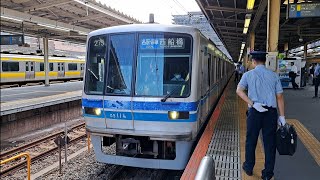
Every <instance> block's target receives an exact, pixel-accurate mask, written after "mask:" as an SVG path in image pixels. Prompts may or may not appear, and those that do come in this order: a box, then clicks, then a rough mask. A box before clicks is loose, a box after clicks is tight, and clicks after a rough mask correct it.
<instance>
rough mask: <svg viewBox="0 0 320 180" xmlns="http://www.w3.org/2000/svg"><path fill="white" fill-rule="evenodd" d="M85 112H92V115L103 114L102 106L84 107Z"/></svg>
mask: <svg viewBox="0 0 320 180" xmlns="http://www.w3.org/2000/svg"><path fill="white" fill-rule="evenodd" d="M84 113H85V114H90V115H96V116H100V115H101V109H100V108H90V107H85V108H84Z"/></svg>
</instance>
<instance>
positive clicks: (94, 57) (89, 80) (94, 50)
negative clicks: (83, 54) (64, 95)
mask: <svg viewBox="0 0 320 180" xmlns="http://www.w3.org/2000/svg"><path fill="white" fill-rule="evenodd" d="M88 48H89V52H88V58H87V69H86V79H85V81H86V82H85V85H86V86H85V92H86V93H87V94H103V86H104V74H105V63H106V59H105V55H106V38H105V37H104V36H97V37H92V38H91V39H90V41H89V47H88Z"/></svg>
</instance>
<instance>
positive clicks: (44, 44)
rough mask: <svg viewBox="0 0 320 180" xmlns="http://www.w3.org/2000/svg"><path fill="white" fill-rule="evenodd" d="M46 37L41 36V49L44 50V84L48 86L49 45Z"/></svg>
mask: <svg viewBox="0 0 320 180" xmlns="http://www.w3.org/2000/svg"><path fill="white" fill-rule="evenodd" d="M48 44H49V42H48V38H47V37H44V38H43V50H44V56H43V58H44V71H45V86H50V84H49V58H48V56H49V46H48Z"/></svg>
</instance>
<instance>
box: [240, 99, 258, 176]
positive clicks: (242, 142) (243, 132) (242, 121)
mask: <svg viewBox="0 0 320 180" xmlns="http://www.w3.org/2000/svg"><path fill="white" fill-rule="evenodd" d="M237 100H238V110H239V121H240V122H239V124H240V159H241V167H242V164H243V162H244V161H245V144H246V130H247V123H246V121H247V120H246V111H247V107H248V105H247V104H246V103H245V102H244V101H243V100H241V99H240V98H239V97H237ZM263 168H264V152H263V147H262V143H261V139H260V138H258V144H257V148H256V164H255V166H254V169H253V176H247V175H246V173H245V172H244V171H243V170H242V172H241V179H242V180H258V179H259V180H261V171H262V169H263ZM241 169H242V168H241Z"/></svg>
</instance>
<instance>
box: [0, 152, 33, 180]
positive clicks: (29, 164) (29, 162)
mask: <svg viewBox="0 0 320 180" xmlns="http://www.w3.org/2000/svg"><path fill="white" fill-rule="evenodd" d="M23 156H26V157H27V176H28V180H30V179H31V176H30V173H31V170H30V168H31V157H30V155H29V154H28V153H21V154H18V155H16V156H13V157H11V158H8V159H6V160H3V161H0V164H5V163H7V162H10V161H12V160H15V159H17V158H21V157H23Z"/></svg>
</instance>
